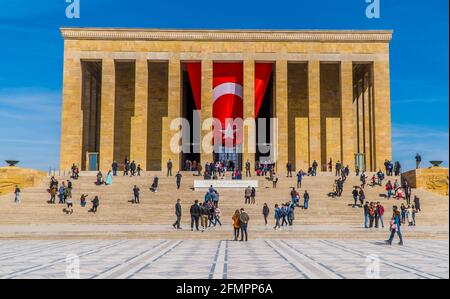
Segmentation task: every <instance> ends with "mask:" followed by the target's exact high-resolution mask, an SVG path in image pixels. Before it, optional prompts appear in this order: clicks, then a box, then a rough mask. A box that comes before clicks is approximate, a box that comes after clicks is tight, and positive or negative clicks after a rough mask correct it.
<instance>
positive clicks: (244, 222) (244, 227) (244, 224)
mask: <svg viewBox="0 0 450 299" xmlns="http://www.w3.org/2000/svg"><path fill="white" fill-rule="evenodd" d="M249 220H250V217H249V216H248V214H247V212H245V210H244V208H241V214H240V215H239V223H240V226H241V241H244V238H245V241H246V242H247V241H248V221H249Z"/></svg>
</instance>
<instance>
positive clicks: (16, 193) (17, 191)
mask: <svg viewBox="0 0 450 299" xmlns="http://www.w3.org/2000/svg"><path fill="white" fill-rule="evenodd" d="M20 192H21V191H20V188H19V186H18V185H16V188H15V189H14V203H19V202H20Z"/></svg>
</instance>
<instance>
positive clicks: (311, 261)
mask: <svg viewBox="0 0 450 299" xmlns="http://www.w3.org/2000/svg"><path fill="white" fill-rule="evenodd" d="M280 242H281V243H283V244H284V245H285V246H287V247H289V248H290V249H291V250H292V251H293V252H294V254H296V255H297V256H298V257H299V258H300V259H301V260H303V261H305V262H306V263H308V264H311V265H312V266H314V267H315V268H316V269H318V270H319V271H321V272H323V273H324V274H325V275H327V276H328V277H329V278H334V279H344V278H345V277H344V276H342V275H341V274H340V273H337V272H336V271H334V270H332V269H331V268H329V267H328V266H326V265H324V264H323V263H321V262H319V261H316V260H315V259H313V258H312V257H310V256H308V255H306V254H304V253H302V252H300V251H299V250H298V249H297V248H295V247H294V246H293V245H291V244H289V243H288V242H286V240H280Z"/></svg>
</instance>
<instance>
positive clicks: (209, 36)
mask: <svg viewBox="0 0 450 299" xmlns="http://www.w3.org/2000/svg"><path fill="white" fill-rule="evenodd" d="M61 33H62V36H63V38H64V73H63V76H64V78H63V108H62V110H63V111H62V138H61V159H60V161H61V162H60V168H61V169H64V170H67V169H69V168H70V167H71V165H72V164H73V163H75V164H77V165H80V166H81V168H82V169H83V170H84V169H87V165H88V161H87V160H88V158H87V153H89V152H97V153H98V158H99V169H100V170H102V171H107V170H108V169H109V168H110V166H111V163H112V162H113V161H114V160H116V161H117V162H119V164H120V163H122V161H123V159H124V158H125V156H126V157H128V158H129V159H130V160H135V161H136V163H137V164H140V165H141V167H142V169H144V170H164V169H165V165H166V163H167V160H168V159H171V160H172V161H173V163H174V165H175V168H178V166H179V165H180V164H181V163H182V161H183V157H182V156H181V155H180V154H175V153H173V152H172V150H171V148H170V146H169V143H170V139H171V137H172V135H173V132H172V131H170V127H169V126H170V123H171V120H172V119H174V118H177V117H181V116H183V115H182V114H183V111H182V110H183V109H182V107H183V96H182V95H183V93H182V81H183V74H182V69H183V63H185V62H192V61H197V62H201V70H202V74H201V77H202V86H201V98H202V109H201V111H200V119H201V120H204V119H207V118H209V117H211V116H212V103H211V95H212V68H213V62H214V61H240V62H243V68H244V101H243V102H244V109H243V111H244V118H246V117H255V115H254V114H255V113H254V104H253V102H254V85H253V84H254V83H253V78H254V72H255V63H258V62H272V63H273V65H274V67H273V70H274V71H273V80H272V82H273V84H272V87H271V88H272V90H273V99H272V103H271V105H272V106H271V113H272V117H275V118H277V126H276V130H275V132H273V138H272V142H273V143H276V144H275V148H276V154H277V168H278V170H280V171H281V170H283V171H284V167H285V164H286V163H287V162H288V161H291V162H292V163H293V165H294V166H295V168H296V169H297V170H298V169H303V170H306V169H307V168H308V166H309V165H311V163H312V162H313V161H314V160H316V161H317V162H318V163H319V165H320V166H321V167H320V169H325V167H326V164H327V163H328V161H329V160H330V158H331V159H332V160H333V164H334V163H336V162H337V161H338V160H339V161H341V162H342V163H343V164H344V165H349V166H350V168H352V169H353V168H354V167H355V154H357V153H363V154H364V155H365V164H366V168H367V170H377V169H379V168H381V167H382V165H383V163H384V161H385V159H391V156H392V143H391V122H390V90H389V89H390V78H389V73H390V72H389V42H390V40H391V37H392V32H391V31H355V30H350V31H345V30H344V31H338V30H336V31H334V30H333V31H329V30H326V31H319V30H318V31H302V30H297V31H264V30H263V31H251V30H152V29H97V28H63V29H61ZM92 114H95V115H96V117H93V116H92ZM210 129H211V128H210V127H208V126H206V127H203V128H202V130H201V136H202V137H203V136H205V135H207V134H208V133H209V132H210ZM245 134H246V135H245V136H247V135H248V134H249V133H248V132H247V131H245ZM200 157H201V158H200V159H201V162H202V164H204V162H206V161H211V160H212V154H211V153H204V152H202V153H201V155H200ZM247 159H248V160H250V161H251V162H254V160H255V154H252V153H249V152H248V151H247V146H246V145H245V146H244V152H243V157H242V160H243V161H246V160H247Z"/></svg>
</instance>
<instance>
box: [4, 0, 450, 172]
mask: <svg viewBox="0 0 450 299" xmlns="http://www.w3.org/2000/svg"><path fill="white" fill-rule="evenodd" d="M80 4H81V5H80V8H81V10H80V18H79V19H68V18H66V15H65V9H66V6H67V5H68V4H67V3H66V2H65V0H45V1H44V0H39V1H36V0H14V1H10V0H0V36H1V39H0V40H1V46H0V57H1V61H0V165H3V164H4V162H3V160H5V159H17V160H20V161H21V163H20V165H21V166H23V167H33V168H40V169H44V170H45V169H48V167H58V164H59V142H60V129H61V128H60V127H61V93H62V62H63V40H62V38H61V35H60V33H59V28H60V27H62V26H66V27H144V28H185V29H189V28H207V29H222V28H224V29H393V30H394V37H393V40H392V43H391V58H390V59H391V101H392V103H391V105H392V106H391V109H392V126H393V134H392V138H393V155H394V159H395V160H399V161H400V162H402V164H403V166H404V168H411V167H412V166H413V163H414V161H413V158H414V156H415V154H416V152H420V153H421V154H422V157H423V160H424V161H428V160H431V159H438V160H444V161H445V164H446V165H448V152H449V151H448V144H449V137H448V136H449V134H448V125H449V123H448V119H449V115H448V108H449V107H448V106H449V104H448V103H449V97H448V95H449V93H448V92H449V90H448V82H449V76H448V66H449V61H448V54H449V46H448V34H449V32H448V28H449V27H448V26H449V19H448V9H449V7H448V6H449V1H448V0H428V1H423V0H408V1H399V0H380V12H381V17H380V18H379V19H369V18H367V17H366V14H365V10H366V6H367V4H366V3H365V0H340V1H336V0H320V1H319V0H316V1H313V0H308V1H306V0H305V1H303V0H292V1H287V0H277V1H266V0H259V1H253V0H252V1H250V0H239V1H237V0H227V1H186V0H183V1H180V0H167V1H160V0H158V1H153V0H147V1H138V0H127V1H118V0H112V1H106V0H98V1H97V0H80Z"/></svg>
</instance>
